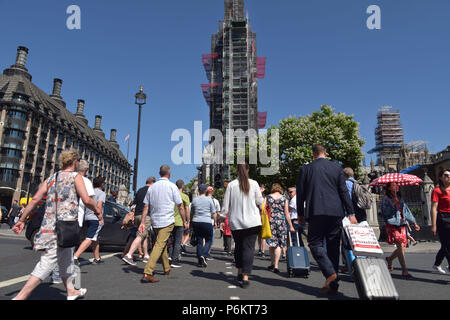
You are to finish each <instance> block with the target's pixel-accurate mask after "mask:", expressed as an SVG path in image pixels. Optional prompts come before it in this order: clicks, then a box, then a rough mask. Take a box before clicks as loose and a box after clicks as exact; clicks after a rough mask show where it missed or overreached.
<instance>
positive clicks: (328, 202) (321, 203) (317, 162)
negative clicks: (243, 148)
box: [297, 144, 357, 294]
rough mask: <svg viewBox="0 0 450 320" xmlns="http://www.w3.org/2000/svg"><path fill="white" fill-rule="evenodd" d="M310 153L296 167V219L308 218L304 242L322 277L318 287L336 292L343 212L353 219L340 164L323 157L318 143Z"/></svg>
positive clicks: (353, 220)
mask: <svg viewBox="0 0 450 320" xmlns="http://www.w3.org/2000/svg"><path fill="white" fill-rule="evenodd" d="M313 156H314V162H313V163H310V164H308V165H305V166H303V167H302V168H301V170H300V176H299V179H298V182H297V212H298V216H299V221H300V223H304V221H305V219H306V220H307V221H308V244H309V247H310V249H311V253H312V255H313V257H314V259H315V260H316V261H317V263H318V264H319V267H320V269H321V270H322V273H323V275H324V276H325V278H326V281H325V284H324V286H323V288H322V290H321V291H322V292H323V293H331V294H337V290H338V287H339V285H338V278H337V272H338V268H339V248H340V240H341V230H342V219H343V218H344V217H345V216H346V215H347V216H348V217H349V219H350V221H351V223H353V224H356V223H357V221H356V219H355V216H354V215H355V213H354V210H353V205H352V202H351V200H350V196H349V193H348V189H347V186H346V184H345V178H344V172H343V170H342V168H341V166H339V165H338V164H336V163H333V162H331V161H328V160H327V159H326V149H325V147H324V146H322V145H320V144H316V145H314V147H313ZM305 202H306V206H305ZM324 239H325V240H326V248H325V247H324V243H323V242H324Z"/></svg>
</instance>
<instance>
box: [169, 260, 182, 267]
mask: <svg viewBox="0 0 450 320" xmlns="http://www.w3.org/2000/svg"><path fill="white" fill-rule="evenodd" d="M170 266H171V267H172V268H181V264H180V263H179V262H178V261H174V262H172V263H171V264H170Z"/></svg>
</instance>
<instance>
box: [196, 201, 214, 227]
mask: <svg viewBox="0 0 450 320" xmlns="http://www.w3.org/2000/svg"><path fill="white" fill-rule="evenodd" d="M214 213H216V207H215V206H214V202H213V200H212V199H211V198H210V197H207V196H200V197H197V198H195V199H194V200H193V201H192V206H191V215H194V218H193V219H192V222H207V223H211V215H212V214H214Z"/></svg>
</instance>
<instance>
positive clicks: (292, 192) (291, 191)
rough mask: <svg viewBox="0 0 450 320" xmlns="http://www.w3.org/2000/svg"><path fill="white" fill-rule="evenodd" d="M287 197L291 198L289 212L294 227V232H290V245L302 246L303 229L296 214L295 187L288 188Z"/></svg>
mask: <svg viewBox="0 0 450 320" xmlns="http://www.w3.org/2000/svg"><path fill="white" fill-rule="evenodd" d="M288 193H289V197H290V198H291V201H289V213H290V214H291V221H292V226H293V227H294V229H295V232H293V233H291V238H292V243H291V244H290V245H291V246H298V245H300V246H301V247H304V246H305V244H304V243H303V240H302V233H303V229H302V227H301V225H300V224H299V223H298V214H297V189H296V188H295V187H292V188H289V189H288ZM297 233H298V240H299V243H297Z"/></svg>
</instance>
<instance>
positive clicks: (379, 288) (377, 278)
mask: <svg viewBox="0 0 450 320" xmlns="http://www.w3.org/2000/svg"><path fill="white" fill-rule="evenodd" d="M353 278H354V280H355V284H356V289H357V291H358V295H359V298H360V299H362V300H398V299H399V295H398V292H397V289H396V288H395V285H394V282H393V281H392V277H391V274H390V273H389V270H388V268H387V266H386V262H385V261H384V260H383V259H379V258H372V257H367V258H361V257H357V258H356V259H355V260H354V261H353Z"/></svg>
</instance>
